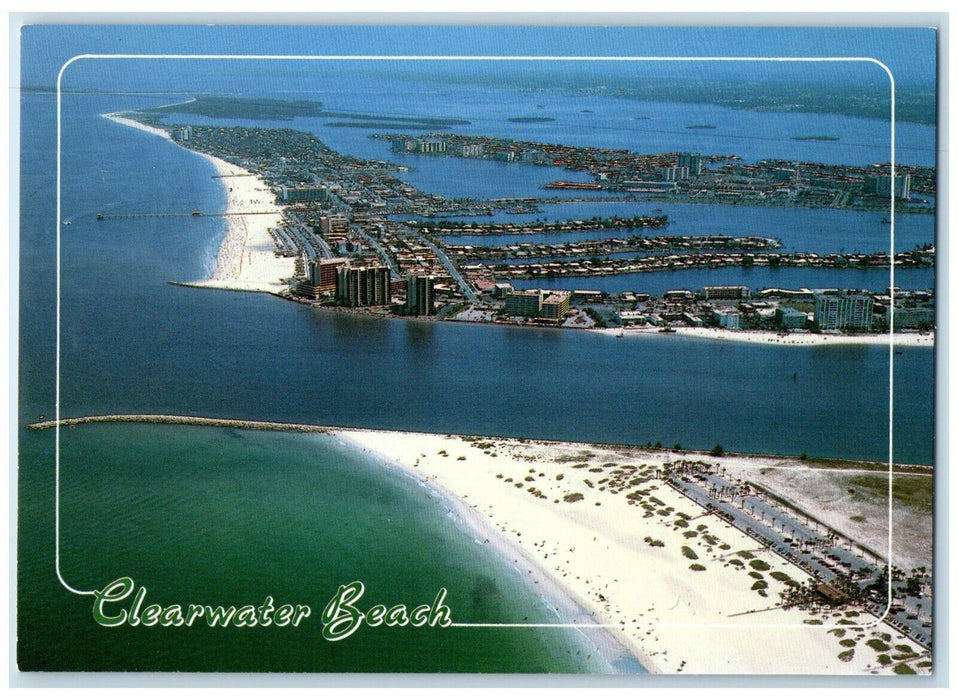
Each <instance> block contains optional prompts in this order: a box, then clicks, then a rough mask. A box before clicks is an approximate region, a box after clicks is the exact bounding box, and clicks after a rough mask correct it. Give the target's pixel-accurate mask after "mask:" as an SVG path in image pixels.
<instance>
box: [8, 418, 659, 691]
mask: <svg viewBox="0 0 958 700" xmlns="http://www.w3.org/2000/svg"><path fill="white" fill-rule="evenodd" d="M53 439H54V433H53V431H45V432H43V433H39V434H38V433H25V434H24V435H23V436H22V440H21V449H22V451H23V455H24V459H23V460H22V465H23V466H22V469H21V475H20V493H21V503H20V536H19V550H20V552H21V557H20V596H19V598H20V607H19V621H20V626H19V632H20V644H19V648H18V663H19V666H20V668H21V669H22V670H109V669H125V670H179V671H189V670H197V671H346V670H349V671H354V672H373V671H376V672H407V671H414V672H439V671H442V672H462V673H470V672H483V671H486V672H488V671H492V670H495V671H497V672H516V673H525V672H539V673H542V672H588V673H603V672H605V673H607V672H611V671H613V670H614V666H613V663H614V664H616V665H617V667H618V668H620V669H626V670H629V671H631V672H635V671H637V670H641V667H638V665H637V664H636V663H635V662H634V660H632V661H630V660H629V658H628V657H625V658H619V657H617V656H615V655H613V658H611V659H606V658H604V657H603V656H601V655H600V654H599V653H598V652H597V650H596V647H595V645H594V644H593V643H591V642H590V640H589V639H587V638H586V637H584V636H583V635H582V634H580V633H579V632H577V631H570V630H554V629H524V630H497V629H462V628H460V629H449V628H447V629H442V628H430V627H423V628H419V629H413V628H411V627H407V628H399V627H393V628H386V627H379V628H365V627H364V628H362V629H360V630H359V631H357V632H356V633H355V634H354V635H352V636H351V637H349V638H348V639H345V640H342V641H339V642H328V641H326V640H325V639H324V638H323V636H322V622H321V619H320V616H321V613H322V610H323V607H324V606H325V604H326V603H327V602H328V601H329V599H330V598H332V597H333V595H334V594H335V593H336V591H337V587H338V586H339V585H341V584H348V583H350V582H352V581H357V580H358V581H362V582H363V583H364V585H365V587H366V593H365V595H364V596H363V599H362V602H363V603H364V604H365V605H366V606H367V607H368V606H369V605H372V604H373V603H376V602H382V603H385V604H388V605H393V604H398V603H405V604H407V606H408V608H409V609H410V610H411V609H412V608H413V606H415V605H418V604H422V603H431V602H432V601H433V599H434V598H435V596H436V594H437V592H438V590H439V588H440V587H445V588H447V590H448V596H447V598H446V604H447V605H448V607H449V608H450V609H451V611H452V619H453V622H519V621H523V620H528V621H530V622H556V621H558V619H559V618H558V617H557V614H556V611H555V609H554V608H553V607H552V606H551V604H550V603H548V602H546V601H545V600H544V599H543V597H542V594H541V592H538V591H536V590H533V587H532V586H531V585H529V583H528V582H527V581H526V580H525V579H524V578H523V577H522V576H521V575H520V573H519V571H518V570H517V569H516V568H515V567H514V566H513V565H512V564H511V563H509V564H507V563H505V562H504V561H503V559H502V557H501V556H499V555H498V554H497V553H496V552H494V551H493V550H492V549H491V548H490V547H489V546H487V545H483V544H481V543H480V540H478V538H477V537H476V536H474V535H473V534H471V533H470V532H469V531H468V529H467V528H466V526H465V524H464V523H462V522H461V521H459V520H458V519H457V516H456V515H455V514H454V513H452V512H451V511H450V510H449V509H448V508H447V506H446V504H445V502H444V501H443V500H442V499H440V498H439V497H438V496H437V495H436V494H434V493H431V492H429V491H427V490H425V489H424V488H423V487H421V486H420V485H419V484H418V482H416V481H414V480H413V479H411V478H410V477H407V476H405V475H403V474H401V473H399V472H398V471H395V470H390V469H387V468H384V466H383V465H382V464H381V463H378V462H376V461H375V460H373V459H371V458H368V457H364V456H362V454H358V453H357V452H356V451H355V450H352V449H347V448H346V447H345V446H344V445H342V444H341V443H339V442H338V441H337V440H336V439H334V438H332V437H329V436H318V435H293V434H286V433H263V432H250V431H239V430H230V429H221V428H198V427H193V426H151V425H97V426H80V427H77V428H75V429H69V430H68V429H64V430H62V431H61V438H60V439H61V453H60V473H61V478H60V486H61V503H60V523H61V540H60V541H61V550H60V557H61V573H62V574H63V577H64V579H65V580H66V582H67V583H68V584H69V585H70V586H71V587H73V588H76V589H78V590H92V589H97V590H100V589H102V588H104V587H105V586H106V585H107V584H109V583H110V582H112V581H114V580H116V579H118V578H120V577H122V576H129V577H131V578H132V579H133V580H134V582H135V583H136V584H137V585H141V586H145V587H146V588H147V589H148V594H147V599H146V603H147V604H149V603H151V602H155V603H161V604H164V605H170V604H173V603H179V604H182V605H183V606H184V607H185V606H186V604H187V603H196V604H203V605H206V604H209V605H224V606H229V605H236V606H237V607H239V606H241V605H246V604H253V605H257V606H258V605H260V604H262V603H263V601H264V600H265V598H266V597H267V596H273V598H274V599H275V601H276V605H277V607H278V606H279V604H280V603H283V602H285V603H296V604H305V605H309V606H310V608H311V611H312V612H311V615H310V617H309V618H307V619H305V620H304V621H303V623H302V624H301V625H300V626H299V627H297V628H293V627H286V628H283V629H282V630H280V629H277V628H275V627H273V628H262V627H257V628H254V629H242V630H236V629H230V630H223V629H218V628H216V629H210V628H209V627H208V626H205V625H201V624H196V625H193V626H192V627H189V628H186V627H181V628H175V627H166V628H161V627H152V628H145V627H138V628H134V627H130V626H126V625H124V626H122V627H115V628H107V627H100V626H98V625H96V624H94V621H93V617H92V602H93V601H92V598H91V597H88V596H82V597H81V596H75V595H71V594H69V593H68V592H67V591H66V590H65V589H63V588H61V587H60V585H59V584H58V582H57V579H56V576H55V570H54V568H53V562H54V553H53V549H52V546H53V532H52V530H53V521H52V518H51V511H52V507H51V505H52V504H51V499H52V488H53V485H52V476H53V469H52V464H51V462H52V452H53V449H52V448H53ZM115 605H116V606H117V608H114V609H111V610H110V612H111V614H112V613H113V611H114V610H118V609H119V603H117V604H115ZM65 630H69V643H65V642H66V639H65V637H64V634H65ZM53 649H55V650H56V652H55V653H54V654H51V650H53ZM604 649H605V651H606V652H608V650H609V647H604ZM613 651H614V647H613Z"/></svg>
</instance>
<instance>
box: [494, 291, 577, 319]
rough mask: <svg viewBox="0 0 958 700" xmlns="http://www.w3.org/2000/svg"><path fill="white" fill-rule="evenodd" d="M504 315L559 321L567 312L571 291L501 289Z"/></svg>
mask: <svg viewBox="0 0 958 700" xmlns="http://www.w3.org/2000/svg"><path fill="white" fill-rule="evenodd" d="M503 299H504V305H503V311H504V313H505V315H506V316H509V317H520V318H537V319H543V320H547V321H560V320H561V319H563V318H564V317H565V315H566V314H568V313H569V308H570V300H571V299H572V293H571V292H563V291H558V292H548V291H545V290H542V289H526V290H505V289H504V290H503Z"/></svg>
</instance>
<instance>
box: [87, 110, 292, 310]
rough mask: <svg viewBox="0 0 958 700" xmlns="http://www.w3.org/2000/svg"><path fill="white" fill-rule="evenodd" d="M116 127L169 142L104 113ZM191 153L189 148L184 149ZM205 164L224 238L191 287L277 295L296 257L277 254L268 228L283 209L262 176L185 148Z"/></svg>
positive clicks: (153, 130)
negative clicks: (211, 171)
mask: <svg viewBox="0 0 958 700" xmlns="http://www.w3.org/2000/svg"><path fill="white" fill-rule="evenodd" d="M104 116H105V117H106V118H107V119H110V120H112V121H114V122H117V123H118V124H123V125H125V126H130V127H133V128H135V129H140V130H141V131H146V132H148V133H151V134H154V135H156V136H160V137H162V138H165V139H169V140H170V141H172V139H170V135H169V134H168V133H167V132H166V131H164V130H163V129H158V128H156V127H152V126H147V125H146V124H141V123H140V122H138V121H134V120H133V119H128V118H126V117H122V116H118V115H115V114H106V115H104ZM187 150H190V149H187ZM190 152H191V153H195V154H196V155H198V156H202V157H203V158H206V159H207V160H208V161H210V162H211V163H212V164H213V166H214V167H215V168H216V174H217V175H218V176H219V178H218V179H219V180H220V182H221V183H222V185H223V187H225V188H226V195H227V201H226V211H225V214H224V215H225V218H226V221H227V230H226V235H225V236H224V237H223V242H222V243H221V244H220V248H219V252H218V254H217V256H216V264H215V267H214V269H213V272H212V275H211V276H210V278H209V279H207V280H201V281H197V282H191V283H190V286H195V287H208V288H212V289H230V290H235V291H245V292H268V293H273V294H278V293H281V292H284V291H286V290H287V289H288V287H289V285H288V284H287V282H286V280H287V279H289V278H290V277H292V276H293V272H294V265H295V262H294V261H295V258H286V257H280V256H277V255H276V243H275V241H274V240H273V237H272V235H271V234H270V229H271V228H274V227H276V226H279V225H280V223H281V222H282V219H283V210H282V208H281V207H280V206H278V205H277V204H276V202H275V197H274V195H273V193H272V191H271V190H270V189H269V187H267V185H266V183H265V182H264V181H263V180H262V178H259V177H255V176H253V175H252V174H251V173H250V172H249V171H248V170H245V169H243V168H241V167H239V166H237V165H233V164H231V163H227V162H226V161H225V160H222V159H220V158H215V157H213V156H209V155H206V154H205V153H199V152H198V151H193V150H190Z"/></svg>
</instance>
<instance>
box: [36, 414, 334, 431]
mask: <svg viewBox="0 0 958 700" xmlns="http://www.w3.org/2000/svg"><path fill="white" fill-rule="evenodd" d="M88 423H160V424H163V425H202V426H206V427H213V428H238V429H240V430H278V431H284V432H289V433H328V432H330V430H332V429H331V428H328V427H324V426H321V425H309V424H307V423H280V422H276V421H260V420H243V419H236V418H206V417H204V416H174V415H162V414H151V413H126V414H112V415H102V416H82V417H79V418H61V419H60V420H44V421H38V422H36V423H30V424H29V425H27V429H28V430H47V429H49V428H55V427H57V426H60V427H64V428H66V427H73V426H76V425H85V424H88Z"/></svg>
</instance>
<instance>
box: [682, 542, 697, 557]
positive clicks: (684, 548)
mask: <svg viewBox="0 0 958 700" xmlns="http://www.w3.org/2000/svg"><path fill="white" fill-rule="evenodd" d="M682 554H683V555H684V556H685V558H686V559H698V558H699V555H698V554H696V553H695V550H694V549H692V548H691V547H689V546H687V545H683V546H682Z"/></svg>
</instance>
